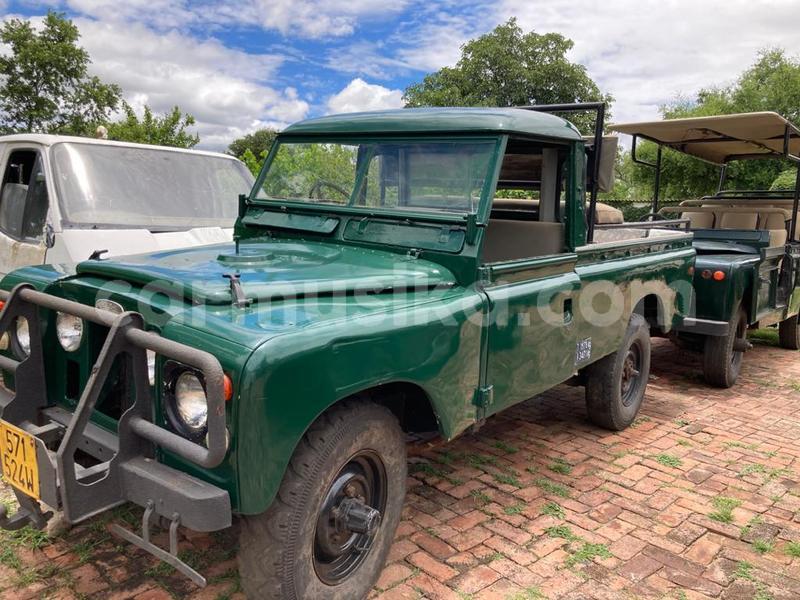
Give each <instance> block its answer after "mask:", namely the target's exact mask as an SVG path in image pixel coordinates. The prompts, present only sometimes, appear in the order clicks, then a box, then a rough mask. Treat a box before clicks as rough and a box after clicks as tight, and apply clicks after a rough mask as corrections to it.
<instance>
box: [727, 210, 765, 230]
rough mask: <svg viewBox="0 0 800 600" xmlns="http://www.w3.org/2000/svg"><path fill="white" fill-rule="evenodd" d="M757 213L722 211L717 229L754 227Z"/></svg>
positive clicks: (756, 224) (755, 226) (756, 221)
mask: <svg viewBox="0 0 800 600" xmlns="http://www.w3.org/2000/svg"><path fill="white" fill-rule="evenodd" d="M757 227H758V213H754V212H753V213H745V212H723V213H722V217H721V218H720V219H719V222H718V225H717V229H756V228H757Z"/></svg>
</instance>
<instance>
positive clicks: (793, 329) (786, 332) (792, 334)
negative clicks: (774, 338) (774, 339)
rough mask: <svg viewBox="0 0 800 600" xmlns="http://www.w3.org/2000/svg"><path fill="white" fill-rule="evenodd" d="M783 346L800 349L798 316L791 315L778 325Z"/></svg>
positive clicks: (788, 348) (799, 322)
mask: <svg viewBox="0 0 800 600" xmlns="http://www.w3.org/2000/svg"><path fill="white" fill-rule="evenodd" d="M778 336H779V340H780V344H781V348H786V349H787V350H800V321H799V320H798V316H797V315H795V316H793V317H789V318H788V319H786V320H785V321H781V324H780V325H778Z"/></svg>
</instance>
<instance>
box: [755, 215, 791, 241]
mask: <svg viewBox="0 0 800 600" xmlns="http://www.w3.org/2000/svg"><path fill="white" fill-rule="evenodd" d="M787 217H788V215H787V214H780V213H774V212H769V213H761V214H759V216H758V228H759V229H765V230H767V231H769V245H770V247H771V248H777V247H780V246H784V245H785V244H786V239H787V238H788V237H789V233H788V231H787V230H786V220H787Z"/></svg>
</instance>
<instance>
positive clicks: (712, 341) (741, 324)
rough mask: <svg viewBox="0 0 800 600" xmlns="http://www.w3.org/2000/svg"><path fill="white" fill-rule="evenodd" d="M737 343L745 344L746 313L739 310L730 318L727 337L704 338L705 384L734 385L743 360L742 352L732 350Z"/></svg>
mask: <svg viewBox="0 0 800 600" xmlns="http://www.w3.org/2000/svg"><path fill="white" fill-rule="evenodd" d="M737 341H739V342H743V343H746V342H747V313H746V312H745V311H744V309H741V308H740V309H739V310H738V311H736V312H735V313H734V316H733V318H731V321H730V327H728V335H725V336H708V337H707V338H706V344H705V348H704V349H703V377H704V378H705V380H706V382H707V383H709V384H711V385H713V386H716V387H720V388H729V387H732V386H733V384H735V383H736V380H737V379H738V378H739V373H740V372H741V370H742V361H743V360H744V352H742V351H737V350H735V349H734V344H736V342H737Z"/></svg>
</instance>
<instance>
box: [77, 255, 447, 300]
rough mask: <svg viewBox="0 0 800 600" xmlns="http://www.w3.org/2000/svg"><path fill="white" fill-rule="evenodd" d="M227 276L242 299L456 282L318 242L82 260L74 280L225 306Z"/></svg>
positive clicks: (421, 264) (422, 265)
mask: <svg viewBox="0 0 800 600" xmlns="http://www.w3.org/2000/svg"><path fill="white" fill-rule="evenodd" d="M226 274H238V275H239V276H240V280H241V285H242V289H243V291H244V293H245V295H246V296H247V298H248V299H252V300H255V301H265V300H270V299H274V298H281V299H288V298H296V297H305V296H319V295H334V294H346V293H353V292H357V293H358V292H360V293H372V292H379V291H387V290H397V289H403V290H408V289H428V288H431V287H434V286H437V287H438V286H443V285H444V286H449V285H452V284H453V283H454V282H455V278H454V276H453V274H452V273H450V272H449V271H448V270H446V269H444V268H443V267H441V266H440V265H438V264H436V263H433V262H430V261H426V260H421V259H416V258H413V257H411V256H407V255H404V254H396V253H392V252H386V251H382V250H371V249H365V248H356V247H351V246H342V245H336V246H334V245H329V244H324V243H320V242H284V241H275V242H254V243H247V244H242V247H241V249H240V252H239V253H238V254H236V252H235V249H234V246H233V245H232V244H226V245H218V246H204V247H200V248H191V249H184V250H171V251H166V252H159V253H156V254H146V255H137V256H129V257H122V258H115V259H110V260H92V261H85V262H83V263H81V264H79V265H78V267H77V275H78V276H80V275H90V276H95V277H102V278H104V279H110V280H123V281H127V282H129V283H133V284H138V285H142V286H153V287H155V288H163V289H165V290H169V291H171V292H172V293H173V294H176V295H181V296H182V297H183V298H185V299H186V300H187V301H190V302H192V303H194V304H217V305H222V304H230V303H231V301H232V296H231V291H230V282H229V280H228V279H226V278H225V277H224V275H226Z"/></svg>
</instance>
